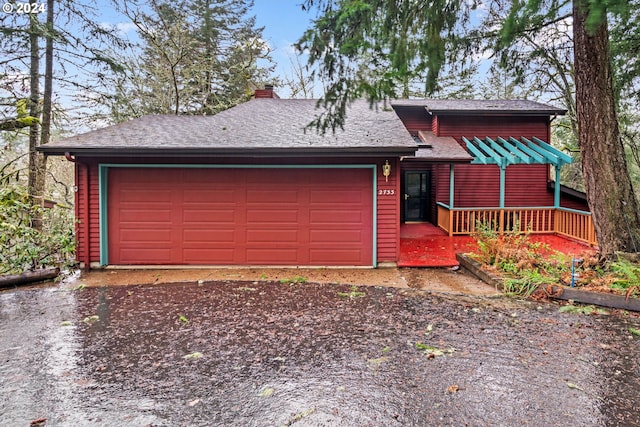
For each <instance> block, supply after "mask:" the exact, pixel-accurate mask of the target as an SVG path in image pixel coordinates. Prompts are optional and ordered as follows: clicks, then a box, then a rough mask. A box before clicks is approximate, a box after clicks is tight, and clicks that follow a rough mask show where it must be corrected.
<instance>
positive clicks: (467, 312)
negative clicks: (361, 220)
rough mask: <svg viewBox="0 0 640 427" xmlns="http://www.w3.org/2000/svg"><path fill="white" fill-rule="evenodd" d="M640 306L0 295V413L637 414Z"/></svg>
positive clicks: (628, 422)
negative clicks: (636, 311) (612, 309)
mask: <svg viewBox="0 0 640 427" xmlns="http://www.w3.org/2000/svg"><path fill="white" fill-rule="evenodd" d="M629 328H636V329H640V321H639V320H638V319H637V318H635V317H632V316H628V315H624V313H617V314H616V315H611V316H603V315H598V316H596V315H583V314H568V313H560V312H559V311H558V306H557V305H555V304H550V303H544V302H542V303H539V302H520V301H513V300H506V299H503V298H498V299H495V298H492V299H488V298H480V297H463V296H450V295H449V296H448V295H439V294H431V293H428V292H424V291H419V290H413V289H397V288H385V287H351V286H346V285H319V284H309V283H303V284H282V283H276V282H264V281H261V282H214V283H202V284H169V285H154V286H119V287H97V288H85V289H82V290H69V289H63V288H56V287H53V288H51V287H49V288H39V289H38V288H37V289H17V290H10V291H5V292H2V293H0V395H1V396H2V399H0V425H2V426H28V425H29V423H30V422H31V421H32V420H36V419H39V418H46V422H45V423H44V425H46V426H84V425H87V426H89V425H90V426H114V425H126V426H218V425H220V426H283V425H285V426H288V425H295V426H324V425H328V426H406V425H416V426H427V425H428V426H514V425H523V426H551V425H553V426H616V425H619V426H632V425H640V410H639V409H638V408H639V407H640V395H639V391H640V366H639V363H638V358H637V355H638V350H639V349H640V339H639V338H638V337H635V336H633V335H632V334H631V333H630V329H629Z"/></svg>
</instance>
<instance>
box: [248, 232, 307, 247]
mask: <svg viewBox="0 0 640 427" xmlns="http://www.w3.org/2000/svg"><path fill="white" fill-rule="evenodd" d="M298 240H299V237H298V230H280V229H273V230H264V229H258V230H256V229H247V243H248V244H251V243H270V244H274V242H276V243H277V244H279V243H296V242H298Z"/></svg>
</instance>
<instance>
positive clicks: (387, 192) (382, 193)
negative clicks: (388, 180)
mask: <svg viewBox="0 0 640 427" xmlns="http://www.w3.org/2000/svg"><path fill="white" fill-rule="evenodd" d="M395 194H396V190H378V196H393V195H395Z"/></svg>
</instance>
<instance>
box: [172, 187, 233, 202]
mask: <svg viewBox="0 0 640 427" xmlns="http://www.w3.org/2000/svg"><path fill="white" fill-rule="evenodd" d="M218 185H221V184H218ZM201 187H202V188H197V189H185V190H184V193H183V200H184V202H185V203H212V204H214V205H222V204H224V203H229V204H234V203H235V202H236V193H235V191H233V190H227V189H220V188H212V185H211V184H207V185H206V186H201Z"/></svg>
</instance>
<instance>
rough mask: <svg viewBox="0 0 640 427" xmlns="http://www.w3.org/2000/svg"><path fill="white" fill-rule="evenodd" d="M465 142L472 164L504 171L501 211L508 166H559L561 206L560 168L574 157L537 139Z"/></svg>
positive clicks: (557, 191)
mask: <svg viewBox="0 0 640 427" xmlns="http://www.w3.org/2000/svg"><path fill="white" fill-rule="evenodd" d="M462 141H463V142H464V143H465V144H466V145H467V150H468V151H469V153H470V154H471V155H472V156H473V160H472V161H471V163H472V164H483V165H498V167H499V168H500V208H504V189H505V172H506V169H507V166H509V165H517V164H549V165H553V166H555V171H556V185H555V187H554V190H555V193H554V207H556V208H558V207H560V169H561V168H562V166H563V165H566V164H569V163H572V162H573V159H572V158H571V156H569V155H567V154H565V153H563V152H562V151H560V150H558V149H556V148H554V147H552V146H551V145H550V144H548V143H546V142H545V141H543V140H541V139H539V138H536V137H535V136H534V137H533V138H531V139H528V138H525V137H523V136H522V137H520V139H516V138H514V137H512V136H510V137H508V138H501V137H498V138H495V140H494V139H491V138H489V137H485V138H484V139H480V138H478V137H473V139H471V140H469V139H467V138H465V137H462ZM452 189H453V186H452ZM451 202H453V200H451ZM451 204H453V203H451Z"/></svg>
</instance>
